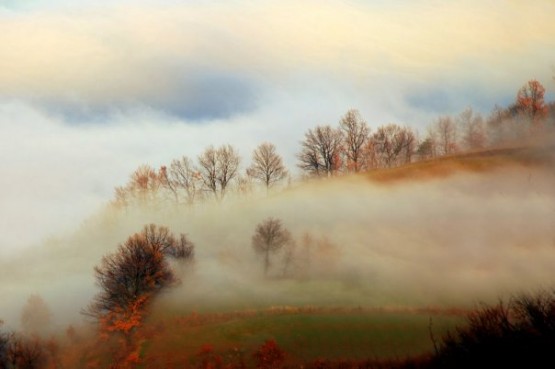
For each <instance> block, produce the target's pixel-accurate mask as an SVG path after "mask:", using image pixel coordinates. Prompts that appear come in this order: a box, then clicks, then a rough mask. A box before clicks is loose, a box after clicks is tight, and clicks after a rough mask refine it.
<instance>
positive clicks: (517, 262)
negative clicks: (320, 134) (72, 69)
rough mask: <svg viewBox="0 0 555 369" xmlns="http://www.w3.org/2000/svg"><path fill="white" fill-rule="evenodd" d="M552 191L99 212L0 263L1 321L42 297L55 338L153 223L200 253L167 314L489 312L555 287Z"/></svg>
mask: <svg viewBox="0 0 555 369" xmlns="http://www.w3.org/2000/svg"><path fill="white" fill-rule="evenodd" d="M554 185H555V175H554V172H553V168H552V167H546V168H540V167H533V168H526V167H522V166H507V167H504V168H502V169H498V170H495V171H492V172H487V173H468V172H458V173H457V174H455V175H453V176H450V177H448V178H443V179H442V178H429V179H420V180H418V181H407V180H405V181H400V182H393V183H387V184H386V183H377V182H371V181H370V180H368V178H366V177H365V176H360V177H343V178H337V179H330V180H321V181H313V182H305V183H297V184H293V185H292V186H291V187H289V188H287V189H284V190H281V191H276V192H275V193H272V194H270V195H269V196H266V195H261V194H255V195H252V196H249V197H242V198H235V199H228V201H224V203H222V204H221V205H217V204H199V205H197V206H196V208H194V209H176V208H175V207H173V206H170V205H168V204H166V205H163V206H162V205H158V206H153V207H151V208H148V209H147V208H142V209H127V210H119V211H114V210H113V209H109V208H106V209H104V210H101V211H100V212H98V213H97V214H96V215H94V216H92V217H90V218H88V219H87V220H86V221H84V222H83V223H82V225H81V226H80V227H79V228H78V229H76V230H75V231H74V232H72V233H68V234H66V235H61V236H60V237H59V238H52V239H50V240H49V241H48V242H45V243H44V244H43V245H42V246H41V247H40V248H35V249H30V250H27V251H26V252H25V253H24V254H21V255H18V256H12V257H11V258H9V259H5V260H4V261H3V262H2V265H0V294H1V296H2V297H3V298H2V301H1V302H0V311H1V312H2V316H1V318H2V319H4V320H5V321H6V322H7V324H8V326H11V327H16V326H17V324H18V322H19V314H20V309H21V307H22V306H23V305H24V303H25V301H26V299H27V298H28V296H29V295H31V294H40V295H41V296H42V297H43V298H44V300H45V302H46V303H47V304H48V305H49V307H50V308H51V310H52V311H53V312H54V321H55V324H56V325H57V326H58V327H63V326H64V325H66V324H68V323H70V322H76V321H80V320H81V319H82V318H81V317H80V314H79V311H80V309H81V308H83V307H85V306H86V305H87V304H88V303H89V301H90V300H91V298H92V296H93V295H94V294H95V292H96V287H95V285H94V279H93V267H94V265H97V264H99V262H100V259H101V257H102V255H105V254H107V253H110V252H113V251H114V250H115V249H116V247H117V245H118V244H119V243H122V242H124V241H125V240H126V239H127V237H128V236H130V235H131V234H133V233H135V232H139V231H140V230H141V229H142V227H143V226H144V225H145V224H148V223H156V224H159V225H165V226H168V227H169V228H170V230H172V231H173V232H174V233H175V234H178V233H186V234H187V235H188V237H189V238H190V240H192V241H193V242H194V243H195V245H196V248H195V262H194V264H193V265H179V264H174V268H175V270H176V272H177V274H178V275H179V276H180V279H181V284H180V285H179V286H177V287H175V288H173V289H171V290H170V291H168V292H165V293H163V294H162V296H161V297H160V298H159V300H158V304H159V306H163V308H164V309H175V310H177V311H182V312H187V311H206V310H218V309H231V310H239V309H245V308H265V307H271V306H281V305H302V306H306V305H318V306H351V307H353V306H354V307H356V306H361V307H422V306H436V307H451V306H458V307H470V306H473V305H474V304H476V303H477V302H480V301H483V302H491V301H494V300H496V299H498V298H499V297H503V296H505V297H506V296H508V295H510V294H513V293H518V292H522V291H534V290H537V289H540V288H549V287H551V286H552V285H553V280H554V279H555V269H554V268H553V265H555V231H554V229H555V227H554V224H553V223H554V219H555V217H554V215H555V214H554V212H555V186H554ZM269 216H272V217H277V218H279V219H281V220H282V221H283V224H284V225H285V227H286V228H287V229H289V230H290V232H291V233H292V235H293V236H294V238H295V240H296V244H297V247H296V253H295V255H296V262H297V269H296V272H295V273H292V274H291V275H290V276H289V277H288V278H280V277H279V276H280V275H281V272H280V270H281V268H282V266H281V265H282V264H281V258H282V255H280V254H275V255H272V266H271V269H270V275H269V276H268V278H264V276H263V268H262V260H260V259H259V258H258V257H257V255H256V254H255V252H254V250H253V248H252V246H251V237H252V234H253V231H254V228H255V226H256V224H258V223H259V222H261V221H262V220H263V219H265V218H266V217H269ZM31 231H32V230H31ZM306 234H309V236H310V237H311V239H312V240H313V243H312V246H311V249H310V252H309V256H307V255H306V253H305V254H303V239H304V238H305V237H306ZM305 251H306V250H305ZM303 255H304V256H303ZM307 259H308V262H307Z"/></svg>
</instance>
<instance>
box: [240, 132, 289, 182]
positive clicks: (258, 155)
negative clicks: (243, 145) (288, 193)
mask: <svg viewBox="0 0 555 369" xmlns="http://www.w3.org/2000/svg"><path fill="white" fill-rule="evenodd" d="M247 174H248V175H249V176H250V177H252V178H254V179H256V180H258V181H260V182H262V183H263V184H264V185H265V186H266V190H268V189H269V188H270V187H271V186H272V185H274V184H275V183H276V182H279V181H281V180H282V179H284V178H285V177H287V169H285V166H284V165H283V159H282V158H281V156H279V155H278V154H277V153H276V147H275V146H274V145H273V144H271V143H268V142H265V143H263V144H261V145H259V146H258V147H257V148H256V149H255V150H254V152H253V153H252V164H251V165H250V167H248V168H247Z"/></svg>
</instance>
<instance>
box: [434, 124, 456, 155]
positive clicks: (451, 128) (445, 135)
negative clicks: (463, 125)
mask: <svg viewBox="0 0 555 369" xmlns="http://www.w3.org/2000/svg"><path fill="white" fill-rule="evenodd" d="M435 131H436V134H437V140H438V148H439V154H440V155H451V154H453V153H455V152H456V151H457V150H458V146H457V133H458V132H457V125H456V124H455V122H454V121H453V119H451V117H448V116H445V117H440V118H439V119H438V120H437V122H436V123H435Z"/></svg>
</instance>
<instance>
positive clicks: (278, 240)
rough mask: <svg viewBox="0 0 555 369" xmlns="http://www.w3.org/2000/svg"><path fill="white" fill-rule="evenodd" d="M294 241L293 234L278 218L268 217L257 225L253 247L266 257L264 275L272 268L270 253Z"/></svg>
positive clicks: (253, 237)
mask: <svg viewBox="0 0 555 369" xmlns="http://www.w3.org/2000/svg"><path fill="white" fill-rule="evenodd" d="M290 242H292V238H291V234H290V233H289V231H288V230H287V229H285V227H284V226H283V225H282V224H281V221H280V220H279V219H276V218H267V219H265V220H264V221H263V222H262V223H260V224H258V225H257V226H256V229H255V231H254V235H253V236H252V247H253V248H254V250H255V251H256V252H257V253H259V254H261V255H262V256H263V258H264V275H268V270H269V269H270V265H271V263H270V255H271V254H272V253H275V252H277V251H279V250H280V249H281V248H283V247H284V246H285V245H286V244H288V243H290Z"/></svg>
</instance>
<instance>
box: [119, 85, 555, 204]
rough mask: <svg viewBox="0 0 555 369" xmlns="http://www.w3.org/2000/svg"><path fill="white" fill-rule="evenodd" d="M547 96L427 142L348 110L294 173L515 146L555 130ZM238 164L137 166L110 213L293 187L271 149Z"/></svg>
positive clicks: (553, 107) (445, 123) (538, 91)
mask: <svg viewBox="0 0 555 369" xmlns="http://www.w3.org/2000/svg"><path fill="white" fill-rule="evenodd" d="M544 96H545V88H544V87H543V86H542V85H541V84H540V83H539V82H538V81H536V80H531V81H529V82H527V83H526V84H525V85H524V86H523V87H522V88H521V89H520V90H519V91H518V92H517V95H516V98H515V101H514V102H513V103H512V104H510V105H509V106H507V107H504V108H503V107H499V106H496V107H495V108H494V109H493V111H492V112H491V114H490V115H489V116H488V117H487V118H484V117H483V116H481V115H480V114H478V113H476V112H474V111H473V110H472V108H470V107H469V108H467V109H465V110H464V111H463V112H461V113H460V114H458V115H456V116H442V117H439V118H438V119H437V120H436V121H434V122H432V123H431V124H430V125H429V126H428V128H427V129H426V132H425V134H424V135H422V136H421V135H420V134H419V133H418V132H417V131H416V130H414V129H412V128H410V127H407V126H401V125H398V124H387V125H384V126H380V127H378V128H376V129H375V130H372V129H371V128H370V126H369V125H368V124H367V123H366V121H365V120H364V119H363V117H362V116H361V115H360V113H359V112H358V111H357V110H355V109H352V110H349V111H348V112H347V113H346V114H345V115H344V116H343V117H342V118H341V120H340V121H339V124H338V126H336V127H333V126H330V125H319V126H316V127H314V128H311V129H309V130H308V131H307V132H306V133H305V135H304V139H303V140H302V141H301V142H300V146H301V148H300V151H299V153H298V154H297V160H298V163H297V167H298V168H299V169H300V170H301V172H302V174H303V177H331V176H337V175H341V174H345V173H357V172H363V171H369V170H373V169H379V168H391V167H395V166H399V165H404V164H408V163H412V162H415V161H420V160H429V159H433V158H437V157H441V156H448V155H453V154H457V153H462V152H468V151H479V150H484V149H487V148H495V147H500V146H509V145H519V144H524V143H527V142H528V141H529V140H530V139H532V138H534V137H537V136H541V135H542V134H544V133H545V132H546V131H548V130H553V128H554V127H555V102H551V103H546V102H545V100H544ZM241 162H242V159H241V157H240V156H239V153H238V150H237V149H236V148H235V147H233V146H231V145H222V146H220V147H217V148H216V147H213V146H210V147H208V148H206V149H205V150H204V151H203V152H202V153H201V154H200V155H198V156H197V158H196V160H193V159H191V158H189V157H187V156H183V157H181V158H176V159H174V160H172V161H171V163H170V164H169V165H163V166H161V167H160V168H158V169H156V168H153V167H151V166H149V165H141V166H140V167H139V168H137V170H135V171H134V172H133V173H132V174H131V176H130V177H129V180H128V182H127V184H125V185H123V186H120V187H117V188H116V189H115V198H114V200H113V202H112V203H113V205H115V206H116V207H120V208H121V207H127V206H129V205H132V204H146V203H152V202H153V201H158V202H160V201H166V202H171V203H174V204H176V205H187V206H193V205H194V204H196V203H199V202H201V201H206V200H215V201H218V202H220V201H222V200H224V198H225V197H226V195H227V194H228V193H230V192H234V193H236V194H237V193H238V194H247V193H250V192H251V191H253V190H254V189H255V186H256V185H257V184H258V185H259V186H261V187H262V188H264V189H265V190H266V191H269V190H270V189H271V188H273V187H275V186H278V185H279V184H280V183H281V184H283V182H284V181H285V180H286V179H289V181H290V180H291V176H290V174H289V171H288V170H287V168H286V167H285V165H284V163H283V158H282V156H281V155H279V153H278V152H277V149H276V146H275V145H274V144H272V143H269V142H265V143H262V144H260V145H259V146H258V147H257V148H256V149H255V150H254V151H253V153H252V157H251V162H250V164H249V166H248V167H247V168H246V169H245V170H242V169H241Z"/></svg>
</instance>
